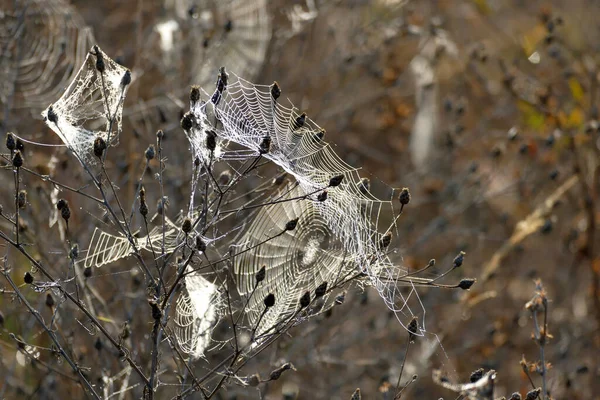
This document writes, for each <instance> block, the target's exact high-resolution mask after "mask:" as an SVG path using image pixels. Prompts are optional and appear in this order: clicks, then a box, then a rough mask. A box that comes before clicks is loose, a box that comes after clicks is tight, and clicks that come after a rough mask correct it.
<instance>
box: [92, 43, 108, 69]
mask: <svg viewBox="0 0 600 400" xmlns="http://www.w3.org/2000/svg"><path fill="white" fill-rule="evenodd" d="M94 55H95V56H96V69H97V70H98V72H100V73H103V72H104V71H105V70H106V65H105V64H104V57H103V56H102V52H101V51H100V49H99V48H98V46H96V45H95V46H94Z"/></svg>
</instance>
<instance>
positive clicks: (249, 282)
mask: <svg viewBox="0 0 600 400" xmlns="http://www.w3.org/2000/svg"><path fill="white" fill-rule="evenodd" d="M226 80H227V81H228V82H227V85H224V86H221V88H219V85H217V86H218V88H217V91H216V92H215V93H214V94H213V95H212V96H211V101H210V103H209V104H208V105H204V106H202V107H197V108H195V109H193V113H194V116H195V118H196V119H198V120H204V121H205V122H207V123H209V124H212V126H207V127H206V129H212V130H215V131H216V133H217V136H218V137H219V138H220V139H222V140H225V141H230V142H234V143H237V144H239V145H241V146H242V147H244V148H246V149H248V150H251V151H252V153H251V154H248V151H247V150H244V151H241V152H240V151H232V152H228V151H227V150H224V151H223V158H224V159H236V158H239V159H243V158H244V157H246V158H249V157H256V156H257V155H259V154H261V153H262V154H263V157H265V158H266V159H268V160H270V161H272V162H273V163H275V164H277V165H278V166H279V167H280V168H282V169H283V170H284V171H285V172H286V173H288V174H289V175H290V176H291V177H292V186H291V187H289V190H288V191H286V192H283V193H282V194H279V196H278V197H277V199H278V203H277V204H276V205H273V206H267V207H265V209H264V211H261V212H259V213H258V215H257V216H255V217H254V218H253V220H252V222H251V223H250V224H249V227H248V228H247V229H246V231H245V233H244V234H243V236H242V237H241V238H240V239H238V250H240V251H241V250H243V249H244V248H251V247H252V246H253V245H256V244H258V243H262V242H264V241H265V239H267V238H268V237H272V236H275V235H276V234H278V233H280V232H281V230H282V229H283V227H285V225H286V224H287V223H288V222H289V221H290V220H291V219H294V218H299V220H298V227H297V230H294V231H290V232H286V233H285V234H283V235H281V236H279V237H277V238H275V239H273V240H272V241H271V240H269V241H267V242H266V243H265V244H264V245H260V246H256V247H255V248H254V249H253V250H252V251H250V252H246V253H245V254H244V255H242V256H239V257H236V260H235V263H234V269H235V274H236V277H237V279H238V290H239V292H240V294H241V295H244V296H250V294H251V293H252V290H253V288H254V285H255V274H256V272H258V271H259V269H260V268H261V266H262V265H265V266H266V276H267V278H268V279H269V281H268V282H267V284H265V285H264V286H261V289H260V291H261V292H260V295H262V294H264V293H268V292H269V290H276V291H277V292H278V293H280V298H278V299H276V307H277V308H276V311H274V310H270V311H269V313H271V314H272V315H271V316H268V317H266V318H267V319H266V321H267V322H264V321H263V320H264V317H262V320H261V322H260V327H259V328H258V329H257V331H261V330H267V329H268V328H269V326H268V325H267V324H269V323H271V325H272V322H274V321H279V322H281V321H283V320H285V319H286V318H287V317H288V316H289V315H291V314H293V313H294V311H295V310H297V305H298V301H299V298H300V297H301V296H302V294H303V293H305V292H306V291H311V290H313V289H314V288H315V287H316V286H318V285H320V284H322V283H323V282H324V281H325V282H327V283H328V285H330V287H331V285H333V284H334V283H339V282H338V281H335V278H334V277H335V276H336V275H339V276H344V272H345V271H354V272H355V273H356V274H359V273H362V274H364V277H365V278H366V281H368V282H369V283H370V284H372V285H373V286H374V287H375V288H376V289H377V290H378V291H379V294H380V295H381V297H382V298H383V299H384V301H385V302H386V304H387V306H388V307H389V308H390V309H391V310H393V311H394V312H395V313H396V315H397V317H398V319H399V320H400V321H401V322H402V323H404V322H405V321H407V320H409V319H410V318H411V317H412V316H419V317H423V316H424V314H425V310H424V309H423V306H422V304H421V302H420V300H419V298H418V295H417V293H416V291H415V290H414V284H415V283H423V282H422V281H420V280H419V279H417V278H412V277H408V276H407V274H406V270H405V269H404V268H403V267H402V266H401V265H398V264H396V263H392V261H391V260H390V257H389V255H388V254H389V251H390V249H389V248H387V247H386V246H382V245H381V242H382V239H383V236H384V235H385V234H386V233H387V234H389V233H393V231H395V229H394V226H395V218H394V205H393V201H392V200H391V199H392V197H395V195H397V192H396V193H395V194H394V192H393V191H392V193H390V197H389V200H380V199H378V198H376V197H375V196H373V195H372V194H371V192H370V191H369V190H368V184H367V185H363V184H362V183H363V182H364V181H363V179H362V177H361V176H360V174H359V171H358V170H357V169H356V168H353V167H351V166H350V165H348V164H346V163H345V162H344V161H343V160H342V159H341V158H340V157H339V156H338V155H337V154H336V152H335V151H334V150H333V148H332V146H331V145H329V144H328V143H326V142H325V141H324V134H325V131H324V130H323V129H322V128H321V127H319V126H318V125H317V124H316V123H314V122H313V121H312V120H310V119H309V118H307V117H306V116H305V115H304V114H300V113H299V112H298V110H297V109H295V108H293V106H292V107H286V106H284V105H282V104H281V103H280V102H279V101H278V97H279V96H278V93H277V92H278V90H279V87H278V86H277V85H272V86H266V85H255V84H252V83H250V82H248V81H245V80H243V79H241V78H239V77H237V76H235V77H233V78H227V79H226ZM211 107H212V108H211ZM207 110H210V112H212V113H214V117H215V118H211V117H208V118H207V112H208V111H207ZM213 119H216V120H217V121H218V123H214V122H213ZM333 177H337V179H339V178H342V179H341V183H339V185H332V184H331V183H332V178H333ZM325 191H326V192H327V198H326V200H325V201H319V200H318V196H319V195H321V196H323V193H324V192H325ZM298 197H302V198H301V199H297V198H298ZM290 199H295V200H290ZM283 200H290V201H283ZM396 201H397V200H396ZM398 205H399V204H398ZM384 214H385V215H384ZM384 220H387V222H384ZM394 233H397V232H394ZM395 240H396V243H398V239H397V237H396V239H395ZM342 259H343V260H344V262H342V261H341V260H342ZM317 260H320V261H318V262H317ZM332 279H333V281H331V280H332ZM327 280H329V281H327ZM363 281H364V279H363ZM406 286H408V291H406V290H402V289H403V287H406ZM404 289H406V288H404ZM257 290H258V288H257ZM260 295H256V293H255V294H253V295H252V296H251V298H250V306H251V311H250V312H249V317H250V321H251V323H252V322H253V323H256V322H257V321H258V320H259V319H260V318H261V314H262V311H260V309H261V302H262V300H263V298H264V297H262V298H261V296H260ZM420 327H421V329H423V328H424V325H423V323H421V324H420Z"/></svg>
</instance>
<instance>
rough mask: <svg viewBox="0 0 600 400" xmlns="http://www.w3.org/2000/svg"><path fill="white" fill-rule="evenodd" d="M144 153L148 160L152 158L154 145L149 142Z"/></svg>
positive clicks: (154, 151) (154, 153)
mask: <svg viewBox="0 0 600 400" xmlns="http://www.w3.org/2000/svg"><path fill="white" fill-rule="evenodd" d="M144 155H145V156H146V160H148V161H150V160H152V159H154V156H155V155H156V150H155V149H154V145H153V144H151V145H150V146H148V148H147V149H146V152H145V153H144Z"/></svg>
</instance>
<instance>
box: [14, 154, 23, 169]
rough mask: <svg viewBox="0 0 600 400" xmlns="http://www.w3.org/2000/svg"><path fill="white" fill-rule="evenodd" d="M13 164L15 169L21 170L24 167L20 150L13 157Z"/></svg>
mask: <svg viewBox="0 0 600 400" xmlns="http://www.w3.org/2000/svg"><path fill="white" fill-rule="evenodd" d="M12 164H13V167H15V168H21V167H22V166H23V156H22V155H21V152H20V151H19V150H17V151H16V152H15V155H14V156H13V159H12Z"/></svg>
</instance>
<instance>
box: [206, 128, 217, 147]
mask: <svg viewBox="0 0 600 400" xmlns="http://www.w3.org/2000/svg"><path fill="white" fill-rule="evenodd" d="M206 148H207V149H208V150H210V151H215V149H216V148H217V134H216V132H215V131H206Z"/></svg>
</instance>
